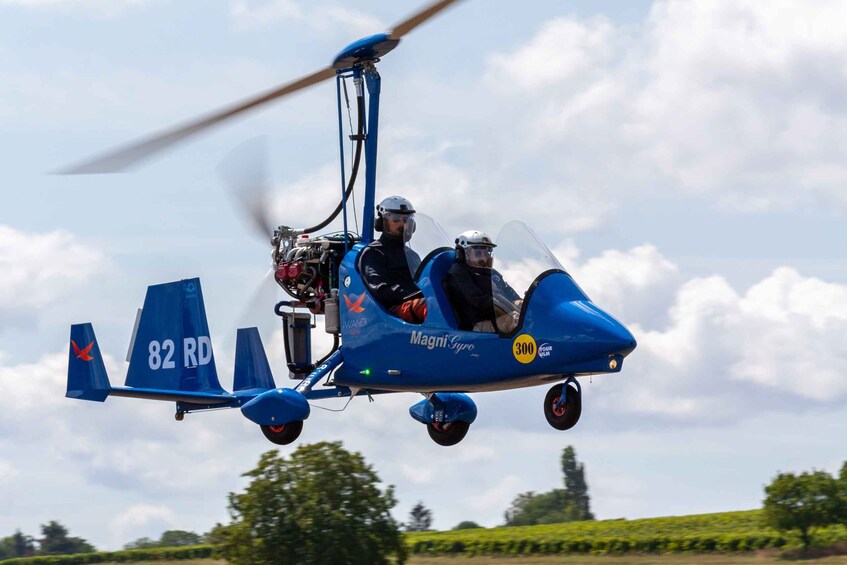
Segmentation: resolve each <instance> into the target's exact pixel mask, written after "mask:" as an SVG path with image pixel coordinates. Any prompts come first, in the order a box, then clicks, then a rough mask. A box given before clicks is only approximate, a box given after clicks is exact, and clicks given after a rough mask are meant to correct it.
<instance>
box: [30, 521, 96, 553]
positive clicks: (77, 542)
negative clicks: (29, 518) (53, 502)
mask: <svg viewBox="0 0 847 565" xmlns="http://www.w3.org/2000/svg"><path fill="white" fill-rule="evenodd" d="M41 535H42V538H41V539H40V540H38V553H40V554H42V555H70V554H72V553H92V552H94V551H95V549H94V546H92V545H91V544H90V543H88V542H87V541H85V540H84V539H82V538H72V537H68V529H67V528H66V527H64V526H63V525H62V524H60V523H59V522H56V521H55V520H51V521H50V522H48V523H47V524H42V525H41Z"/></svg>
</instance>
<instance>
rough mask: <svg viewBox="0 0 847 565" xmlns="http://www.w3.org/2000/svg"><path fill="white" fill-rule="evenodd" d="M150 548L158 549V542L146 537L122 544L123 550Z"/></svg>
mask: <svg viewBox="0 0 847 565" xmlns="http://www.w3.org/2000/svg"><path fill="white" fill-rule="evenodd" d="M151 547H159V542H157V541H156V540H152V539H150V538H148V537H143V538H138V539H137V540H135V541H131V542H129V543H126V544H124V549H150V548H151Z"/></svg>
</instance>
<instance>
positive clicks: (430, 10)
mask: <svg viewBox="0 0 847 565" xmlns="http://www.w3.org/2000/svg"><path fill="white" fill-rule="evenodd" d="M456 2H457V0H439V1H438V2H433V3H432V4H430V5H429V6H427V7H426V8H424V9H423V10H421V11H420V12H418V13H416V14H415V15H413V16H411V17H409V18H406V19H405V20H403V21H402V22H400V23H398V24H397V25H396V26H394V28H393V29H392V30H391V35H390V38H391V39H400V38H401V37H403V36H404V35H406V34H407V33H409V32H410V31H412V30H413V29H415V28H416V27H418V26H419V25H421V24H422V23H424V22H425V21H427V20H428V19H429V18H431V17H432V16H434V15H435V14H437V13H438V12H440V11H441V10H443V9H444V8H447V7H448V6H450V4H455V3H456Z"/></svg>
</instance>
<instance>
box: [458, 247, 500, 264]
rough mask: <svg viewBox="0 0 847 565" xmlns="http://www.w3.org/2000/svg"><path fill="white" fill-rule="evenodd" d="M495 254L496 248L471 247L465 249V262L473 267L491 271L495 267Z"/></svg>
mask: <svg viewBox="0 0 847 565" xmlns="http://www.w3.org/2000/svg"><path fill="white" fill-rule="evenodd" d="M493 252H494V248H493V247H491V246H490V245H469V246H468V247H467V248H466V249H465V261H467V263H468V265H470V266H471V267H484V268H486V269H490V268H491V267H492V266H493V265H494V258H493V257H492V253H493Z"/></svg>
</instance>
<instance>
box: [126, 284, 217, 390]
mask: <svg viewBox="0 0 847 565" xmlns="http://www.w3.org/2000/svg"><path fill="white" fill-rule="evenodd" d="M126 386H128V387H133V388H139V389H149V390H154V391H155V390H161V391H172V392H178V391H189V392H199V393H208V394H212V395H227V394H228V393H227V392H226V391H225V390H223V388H221V385H220V382H219V381H218V373H217V369H216V368H215V356H214V354H213V353H212V341H211V339H210V337H209V325H208V323H207V322H206V308H205V306H204V305H203V291H202V290H201V288H200V279H197V278H194V279H186V280H182V281H176V282H171V283H166V284H159V285H152V286H149V287H147V296H146V297H145V299H144V307H143V308H142V311H141V320H140V321H139V323H138V331H137V333H136V336H135V340H134V343H133V346H132V352H131V354H130V362H129V371H128V372H127V376H126Z"/></svg>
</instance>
